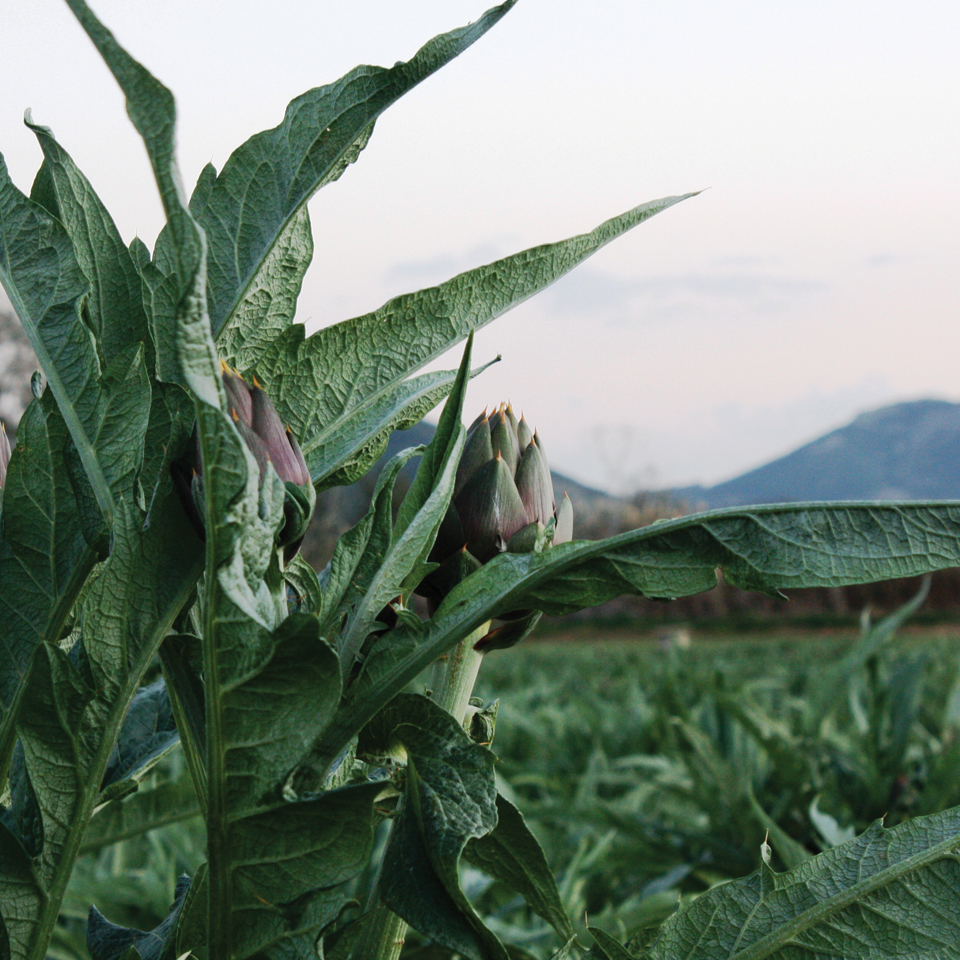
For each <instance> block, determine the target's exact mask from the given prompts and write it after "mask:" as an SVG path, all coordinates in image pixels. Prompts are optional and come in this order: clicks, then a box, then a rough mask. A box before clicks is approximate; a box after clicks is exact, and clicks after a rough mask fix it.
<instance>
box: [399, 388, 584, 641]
mask: <svg viewBox="0 0 960 960" xmlns="http://www.w3.org/2000/svg"><path fill="white" fill-rule="evenodd" d="M572 538H573V504H572V503H571V502H570V498H569V497H567V496H566V495H564V499H563V501H562V502H561V504H560V508H559V509H557V508H556V503H555V500H554V493H553V480H552V479H551V476H550V467H549V465H548V464H547V458H546V454H545V453H544V451H543V444H542V443H541V441H540V437H539V436H538V435H537V434H536V433H534V432H533V431H532V430H531V429H530V427H529V425H528V424H527V421H526V420H525V419H524V418H522V417H521V419H520V420H519V421H518V420H517V418H516V417H515V415H514V413H513V409H512V408H511V407H510V405H509V404H501V405H500V406H499V407H498V408H497V409H496V410H494V411H493V413H490V414H488V413H487V412H486V411H484V412H483V413H482V414H481V415H480V416H479V417H477V419H476V420H474V421H473V423H472V424H471V425H470V427H469V429H468V431H467V438H466V441H465V443H464V447H463V454H462V455H461V457H460V464H459V467H458V469H457V478H456V482H455V484H454V493H453V500H452V502H451V504H450V508H449V509H448V510H447V513H446V516H445V517H444V519H443V522H442V523H441V525H440V531H439V533H438V534H437V539H436V542H435V544H434V547H433V550H432V551H431V552H430V555H429V557H428V560H429V561H430V562H432V563H436V564H438V566H437V568H436V569H435V570H433V571H432V572H431V573H429V574H428V575H427V576H426V577H425V578H424V580H423V581H422V582H421V583H420V586H419V587H418V588H417V592H418V593H419V594H421V595H422V596H424V597H426V598H427V600H428V601H429V603H430V607H431V609H432V610H435V609H436V607H437V606H439V604H440V602H441V601H442V600H443V598H444V597H445V596H446V595H447V594H448V593H449V592H450V591H451V590H452V589H453V588H454V587H455V586H456V585H457V584H458V583H459V582H460V581H461V580H463V579H464V578H465V577H467V576H469V575H470V574H471V573H473V572H474V571H475V570H478V569H479V568H480V567H481V566H482V565H483V564H485V563H487V562H488V561H490V560H492V559H493V558H494V557H496V556H498V555H499V554H501V553H505V552H508V553H533V552H539V551H541V550H544V549H547V548H549V547H550V546H552V545H556V544H559V543H565V542H566V541H568V540H571V539H572ZM530 616H531V611H529V610H522V611H514V612H512V613H508V614H504V615H503V619H506V620H514V619H520V618H523V619H526V618H529V617H530ZM498 629H500V628H498ZM494 632H496V631H494ZM512 632H513V633H518V632H519V631H516V630H515V631H512ZM518 639H519V637H518ZM483 642H484V641H482V640H481V641H480V643H478V644H477V646H478V648H479V647H480V646H481V644H483ZM504 645H506V644H504ZM492 646H493V645H492V644H491V645H489V648H492ZM485 649H487V647H485Z"/></svg>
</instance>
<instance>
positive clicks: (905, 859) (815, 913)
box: [645, 809, 960, 960]
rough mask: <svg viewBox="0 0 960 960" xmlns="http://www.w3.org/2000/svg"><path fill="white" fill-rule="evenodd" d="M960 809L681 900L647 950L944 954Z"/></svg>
mask: <svg viewBox="0 0 960 960" xmlns="http://www.w3.org/2000/svg"><path fill="white" fill-rule="evenodd" d="M958 850H960V810H958V809H954V810H948V811H946V812H945V813H942V814H937V815H935V816H931V817H919V818H917V819H915V820H910V821H908V822H906V823H903V824H901V825H900V826H898V827H896V828H895V829H893V830H884V828H883V826H882V824H881V823H880V821H877V822H876V823H875V824H873V826H871V827H870V828H869V829H868V830H867V831H866V833H864V834H862V835H861V836H860V837H857V838H856V839H855V840H851V841H850V842H848V843H845V844H843V845H842V846H839V847H834V848H833V849H831V850H828V851H827V852H826V853H822V854H820V855H819V856H817V857H814V858H813V859H811V860H808V861H807V862H806V863H804V864H803V865H802V866H800V867H798V868H797V869H795V870H791V871H789V872H787V873H781V874H777V873H774V872H773V870H771V869H770V868H769V867H768V866H766V865H764V866H763V867H761V869H760V870H758V871H757V872H756V873H754V874H752V875H751V876H749V877H746V878H745V879H743V880H734V881H731V882H729V883H723V884H720V885H718V886H716V887H713V888H712V889H711V890H708V891H707V892H706V893H704V894H701V895H700V896H699V897H698V898H697V899H696V900H694V901H693V902H692V903H691V904H689V905H688V906H685V907H683V908H681V909H680V910H679V911H678V912H677V913H676V914H674V915H673V916H672V917H671V918H670V919H669V920H668V921H667V922H666V923H665V924H664V927H663V931H662V934H661V936H660V938H659V940H658V941H657V943H656V944H655V945H654V947H653V948H652V949H651V950H650V952H649V953H648V954H646V955H645V956H647V957H649V960H668V958H669V960H673V958H674V957H677V956H690V955H691V950H695V953H696V956H697V957H698V958H703V960H712V958H718V960H719V958H721V957H722V958H723V960H760V958H768V957H769V958H783V960H786V958H792V957H798V956H801V955H802V956H829V957H831V958H836V960H846V958H849V960H861V958H863V957H864V956H866V955H867V953H869V955H870V956H876V957H881V956H883V957H908V956H910V957H941V956H942V957H946V956H952V955H954V953H955V946H956V942H957V927H958V925H960V910H958V906H957V897H956V890H957V886H958V883H960V867H958V863H960V861H958V858H957V851H958Z"/></svg>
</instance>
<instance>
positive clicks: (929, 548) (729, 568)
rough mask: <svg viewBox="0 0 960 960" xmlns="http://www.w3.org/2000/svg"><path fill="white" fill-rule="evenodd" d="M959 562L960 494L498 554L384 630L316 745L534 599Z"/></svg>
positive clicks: (907, 572)
mask: <svg viewBox="0 0 960 960" xmlns="http://www.w3.org/2000/svg"><path fill="white" fill-rule="evenodd" d="M958 563H960V504H958V503H953V502H950V501H942V502H934V503H923V502H916V501H914V502H908V503H893V502H889V503H887V502H884V503H866V504H858V503H832V504H831V503H823V504H789V505H772V506H762V507H752V508H739V507H738V508H731V509H726V510H716V511H712V512H709V513H703V514H696V515H693V516H689V517H680V518H678V519H676V520H665V521H661V522H658V523H655V524H652V525H651V526H648V527H643V528H641V529H639V530H632V531H629V532H627V533H624V534H620V535H619V536H617V537H611V538H610V539H609V540H601V541H597V542H593V541H574V542H571V543H565V544H560V545H559V546H556V547H554V548H552V549H550V550H547V551H544V552H543V553H533V554H509V553H504V554H501V555H500V556H498V557H495V558H494V559H493V560H491V561H490V562H489V563H488V564H486V565H485V566H484V567H482V568H481V569H480V570H479V571H477V573H475V574H473V575H472V576H470V577H468V578H467V579H466V580H464V581H463V582H461V583H460V584H459V585H458V586H457V587H456V588H455V589H454V590H453V591H451V593H450V594H449V595H448V596H447V597H446V599H445V600H444V601H443V603H442V604H441V606H440V608H439V609H438V610H437V613H436V615H435V616H434V617H433V619H432V620H430V621H429V623H428V624H426V625H425V627H423V628H422V634H421V633H420V632H419V631H415V630H414V629H413V628H412V627H402V628H400V629H397V630H395V631H393V632H392V633H391V634H388V635H387V636H386V637H384V639H383V640H382V641H381V642H380V643H379V644H378V645H377V646H376V647H375V648H374V650H373V651H372V652H371V654H370V656H369V657H368V658H367V660H366V661H365V663H364V672H363V673H362V674H361V675H360V677H359V678H358V680H357V681H356V682H355V683H354V684H353V686H352V687H351V691H350V699H349V701H348V703H347V705H346V706H345V708H344V709H343V710H341V712H340V714H339V715H338V716H337V718H336V719H335V721H334V723H333V724H332V725H331V727H330V729H329V730H328V731H327V733H326V734H325V735H324V741H323V743H322V744H319V745H318V747H317V751H318V753H320V754H322V755H323V756H324V757H325V758H326V759H327V762H329V761H330V760H332V758H333V757H335V756H336V755H337V754H338V753H339V752H340V750H341V749H342V747H343V744H344V743H346V742H347V741H348V740H349V739H350V737H352V736H353V735H354V733H355V732H356V731H357V730H358V729H360V728H361V727H362V726H363V725H364V724H365V723H366V722H367V721H368V720H369V719H370V717H372V716H373V713H374V712H375V711H376V709H377V708H378V707H379V705H380V704H382V703H384V702H385V701H386V699H389V697H390V696H392V695H393V694H395V693H397V692H399V691H400V690H402V689H403V687H404V686H405V685H406V684H407V683H409V682H410V681H411V680H413V678H414V677H416V675H417V674H418V673H420V671H421V670H423V669H424V668H425V667H427V666H429V665H430V664H431V663H433V661H434V660H436V659H437V657H439V656H441V655H442V654H444V653H446V651H447V650H449V649H450V648H451V647H453V646H455V645H456V644H457V643H459V642H460V640H461V639H462V638H463V637H465V636H467V635H468V634H469V633H471V632H472V631H473V630H476V629H477V628H478V627H479V626H480V625H481V624H484V623H486V622H487V620H489V619H491V618H492V617H496V616H498V615H499V614H502V613H506V612H508V611H510V610H516V609H524V608H527V607H532V608H534V609H538V610H542V611H544V612H546V613H550V614H560V613H569V612H571V611H574V610H579V609H582V608H584V607H587V606H592V605H594V604H598V603H602V602H603V601H604V600H608V599H611V598H612V597H615V596H619V595H620V594H639V595H642V596H648V597H658V598H674V597H680V596H687V595H689V594H693V593H698V592H700V591H702V590H709V589H711V588H712V587H713V586H715V585H716V583H717V569H718V568H720V569H722V570H723V573H724V578H725V579H726V581H727V582H728V583H732V584H734V585H736V586H740V587H743V588H745V589H751V590H765V591H767V592H775V591H776V590H778V589H779V588H781V587H783V588H792V589H797V588H801V587H817V586H841V585H843V584H848V583H868V582H871V581H874V580H883V579H889V578H894V577H907V576H916V575H918V574H921V573H927V572H930V571H932V570H940V569H944V568H947V567H951V566H956V565H957V564H958Z"/></svg>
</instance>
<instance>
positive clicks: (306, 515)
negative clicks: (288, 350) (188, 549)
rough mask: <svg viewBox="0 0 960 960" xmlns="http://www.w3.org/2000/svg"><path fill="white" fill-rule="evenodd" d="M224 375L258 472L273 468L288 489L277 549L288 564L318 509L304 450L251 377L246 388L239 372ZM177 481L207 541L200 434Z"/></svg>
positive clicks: (227, 371)
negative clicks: (201, 506)
mask: <svg viewBox="0 0 960 960" xmlns="http://www.w3.org/2000/svg"><path fill="white" fill-rule="evenodd" d="M221 371H222V373H221V375H222V377H223V387H224V390H225V391H226V394H227V405H228V410H229V412H230V416H231V417H232V418H233V422H234V425H235V426H236V428H237V431H238V432H239V434H240V436H241V438H242V439H243V442H244V443H245V444H246V445H247V448H248V449H249V450H250V452H251V453H252V454H253V457H254V459H255V460H256V461H257V464H258V465H259V467H260V477H261V478H262V477H263V475H264V474H265V473H266V470H267V465H268V464H269V465H270V466H272V467H273V469H274V470H275V471H276V473H277V476H278V477H279V478H280V479H281V480H282V481H283V485H284V487H285V489H286V495H285V497H284V502H283V516H284V523H283V527H282V528H281V530H280V535H279V538H278V544H279V546H281V547H283V548H284V557H285V559H286V560H290V559H292V558H293V557H294V556H295V555H296V553H297V551H298V550H299V549H300V543H301V542H302V540H303V535H304V534H305V533H306V531H307V526H308V525H309V523H310V518H311V517H312V516H313V508H314V505H315V504H316V492H315V491H314V489H313V483H312V482H311V481H310V471H309V470H308V469H307V463H306V461H305V460H304V458H303V452H302V451H301V450H300V445H299V444H298V443H297V441H296V438H295V437H294V436H293V434H292V433H291V432H290V428H289V427H287V426H284V423H283V421H282V420H281V419H280V415H279V414H278V413H277V410H276V408H275V407H274V405H273V401H272V400H271V399H270V397H269V396H267V393H266V391H265V390H264V389H263V387H261V386H260V384H259V383H258V382H257V378H256V377H253V378H252V380H253V382H252V383H248V382H247V381H246V380H245V379H244V378H243V377H242V376H241V375H240V374H239V373H238V372H237V371H236V370H233V369H231V368H230V367H229V366H227V364H226V363H223V362H222V361H221ZM173 477H174V481H175V483H176V486H177V490H178V491H179V493H180V499H181V500H182V502H183V505H184V508H185V509H186V511H187V515H188V516H189V517H190V521H191V523H192V524H193V526H194V529H195V530H196V531H197V533H198V535H199V536H200V538H201V539H204V538H205V534H204V529H203V511H202V510H200V509H198V507H197V500H198V499H200V498H202V495H203V470H202V466H201V459H200V445H199V439H198V437H197V435H196V432H194V459H193V460H192V461H191V462H190V463H189V464H184V463H180V464H175V465H174V470H173Z"/></svg>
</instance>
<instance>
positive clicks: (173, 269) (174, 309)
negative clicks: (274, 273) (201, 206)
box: [67, 0, 206, 382]
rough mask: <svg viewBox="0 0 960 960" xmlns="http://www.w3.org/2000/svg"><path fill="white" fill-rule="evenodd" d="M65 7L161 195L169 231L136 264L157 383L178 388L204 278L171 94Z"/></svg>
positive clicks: (77, 4)
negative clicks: (111, 85)
mask: <svg viewBox="0 0 960 960" xmlns="http://www.w3.org/2000/svg"><path fill="white" fill-rule="evenodd" d="M67 5H68V6H69V7H70V9H71V10H72V11H73V13H74V16H76V18H77V20H78V21H79V22H80V25H81V26H82V27H83V29H84V30H85V31H86V33H87V35H88V36H89V37H90V39H91V40H92V41H93V43H94V46H96V48H97V50H98V52H99V53H100V55H101V56H102V57H103V60H104V62H105V63H106V64H107V66H108V67H109V69H110V72H111V73H112V74H113V76H114V78H115V79H116V81H117V83H118V84H119V85H120V88H121V89H122V90H123V93H124V96H125V97H126V103H127V115H128V116H129V117H130V119H131V121H132V122H133V125H134V126H135V127H136V129H137V132H138V133H139V134H140V136H141V137H142V138H143V142H144V145H145V146H146V148H147V155H148V156H149V158H150V165H151V166H152V168H153V172H154V176H155V178H156V181H157V187H158V188H159V190H160V199H161V200H162V202H163V209H164V213H165V214H166V218H167V225H166V226H165V227H164V229H163V231H161V234H160V237H159V238H158V240H157V250H156V251H155V257H154V260H153V262H152V263H150V264H145V265H144V264H140V269H141V274H142V276H143V281H144V298H145V301H144V302H145V303H148V304H149V310H148V312H149V314H150V325H151V332H152V336H153V342H154V346H155V347H156V351H157V370H158V375H159V377H160V379H161V380H167V381H171V382H180V377H181V375H182V373H181V369H180V362H179V360H178V356H177V330H178V324H179V323H180V322H182V321H183V320H184V319H185V318H186V317H187V316H193V315H196V314H203V313H204V312H205V297H206V278H205V275H204V271H205V267H204V239H203V235H202V233H201V231H200V230H199V229H198V228H197V225H196V224H195V223H194V221H193V218H192V217H191V216H190V213H189V211H188V208H187V198H186V195H185V193H184V191H183V185H182V183H181V179H180V173H179V169H178V167H177V162H176V156H175V151H174V133H175V130H176V109H175V107H174V102H173V94H171V93H170V91H169V90H168V89H167V88H166V87H165V86H164V85H163V84H162V83H160V81H159V80H157V78H156V77H154V76H153V75H152V74H151V73H150V72H149V71H148V70H147V69H146V68H145V67H143V66H142V65H141V64H139V63H137V61H136V60H134V59H133V57H131V56H130V54H129V53H127V51H126V50H124V49H123V47H121V46H120V44H118V43H117V41H116V38H115V37H114V36H113V34H112V33H111V32H110V31H109V30H108V29H107V28H106V27H105V26H104V25H103V24H102V23H101V22H100V21H99V20H98V19H97V17H96V15H95V14H94V13H93V12H92V11H91V10H90V8H89V7H88V6H87V4H86V3H85V2H84V0H67ZM205 348H206V344H203V343H194V344H192V346H191V349H192V350H201V351H202V350H204V349H205Z"/></svg>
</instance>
